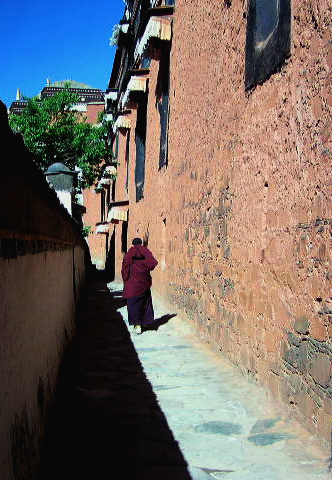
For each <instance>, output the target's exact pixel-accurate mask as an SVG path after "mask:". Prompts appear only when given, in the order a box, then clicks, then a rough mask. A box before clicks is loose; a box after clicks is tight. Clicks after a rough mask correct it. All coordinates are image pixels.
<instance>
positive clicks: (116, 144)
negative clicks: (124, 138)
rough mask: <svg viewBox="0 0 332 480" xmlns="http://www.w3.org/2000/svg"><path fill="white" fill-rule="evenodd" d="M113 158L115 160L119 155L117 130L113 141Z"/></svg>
mask: <svg viewBox="0 0 332 480" xmlns="http://www.w3.org/2000/svg"><path fill="white" fill-rule="evenodd" d="M112 153H113V160H116V159H117V158H118V155H119V132H117V134H116V137H115V139H114V142H113V152H112Z"/></svg>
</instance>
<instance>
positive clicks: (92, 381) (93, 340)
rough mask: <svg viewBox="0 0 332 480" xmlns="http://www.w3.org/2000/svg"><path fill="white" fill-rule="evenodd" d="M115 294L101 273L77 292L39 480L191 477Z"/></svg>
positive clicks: (182, 478) (164, 319) (188, 479)
mask: <svg viewBox="0 0 332 480" xmlns="http://www.w3.org/2000/svg"><path fill="white" fill-rule="evenodd" d="M120 294H121V292H114V294H111V293H110V292H109V290H108V288H107V285H106V282H105V281H103V280H102V279H101V278H99V280H98V279H97V281H95V283H91V284H90V285H89V286H88V287H87V288H86V290H85V292H84V294H83V300H82V302H81V303H80V305H79V309H78V314H77V335H76V337H75V339H74V341H73V343H72V345H71V346H70V347H69V349H68V352H67V354H66V357H65V359H64V362H63V364H62V366H61V369H60V374H59V384H58V389H57V392H56V399H55V405H54V408H53V412H52V415H51V420H50V422H49V427H48V430H47V435H46V443H45V448H44V455H43V458H42V470H41V473H40V475H39V477H38V480H55V479H57V480H59V479H60V478H61V480H69V479H70V480H78V479H79V480H85V479H86V480H87V479H89V480H97V479H98V480H102V479H103V480H166V479H167V480H169V479H176V480H191V479H192V477H191V476H190V474H189V473H188V470H187V466H186V462H185V460H184V458H183V455H182V453H181V451H180V449H179V446H178V444H177V442H176V441H175V439H174V437H173V434H172V432H171V430H170V428H169V426H168V424H167V421H166V419H165V416H164V414H163V412H162V411H161V409H160V407H159V405H158V403H157V399H156V396H155V394H154V392H153V390H152V387H151V384H150V383H149V381H148V379H147V378H146V376H145V374H144V371H143V368H142V365H141V363H140V361H139V358H138V356H137V353H136V351H135V348H134V345H133V343H132V342H131V339H130V335H129V333H128V330H127V328H126V325H125V323H124V321H123V319H122V316H121V315H120V314H119V313H118V312H117V310H118V309H119V308H120V307H122V306H123V300H122V298H121V297H120ZM159 321H162V322H164V321H168V320H166V318H164V317H162V318H161V319H159Z"/></svg>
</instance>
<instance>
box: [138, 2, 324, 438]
mask: <svg viewBox="0 0 332 480" xmlns="http://www.w3.org/2000/svg"><path fill="white" fill-rule="evenodd" d="M245 3H246V2H242V1H240V0H234V1H232V2H220V1H217V0H211V1H209V2H204V8H197V3H196V2H194V1H190V0H178V1H177V2H176V9H175V13H174V21H173V43H172V53H171V90H170V123H169V165H168V168H167V169H166V170H165V169H163V170H160V171H159V170H158V158H159V132H160V130H159V116H158V111H157V108H156V94H155V92H156V85H157V81H158V65H159V61H158V52H155V54H154V59H153V61H152V64H151V69H150V79H149V92H150V93H149V105H148V125H147V159H146V180H145V190H144V199H142V200H141V201H140V202H138V203H137V204H135V200H134V196H133V195H132V193H131V207H130V225H129V237H130V238H131V237H132V236H133V235H134V234H140V235H142V236H144V234H146V233H148V234H149V246H150V247H151V249H152V251H153V252H154V254H155V256H156V257H157V258H158V260H159V261H160V265H159V266H158V268H157V269H156V271H155V272H154V274H153V277H154V287H155V289H157V290H158V292H159V293H161V294H163V296H164V297H166V298H168V299H169V302H170V304H171V305H172V306H173V307H176V308H177V309H179V310H180V311H182V312H183V313H185V314H186V316H187V317H188V318H189V319H190V320H192V322H194V324H195V326H196V327H197V329H198V331H199V333H200V335H201V337H202V338H203V339H204V340H205V341H206V342H209V343H210V344H211V345H212V346H213V347H214V348H216V349H219V350H220V351H221V352H222V353H223V354H224V355H225V356H227V357H228V358H230V359H231V360H232V361H233V362H234V363H235V364H238V365H239V366H241V368H242V369H243V371H245V372H247V373H248V374H249V375H251V376H252V377H254V378H256V379H257V380H258V381H259V382H260V383H262V384H264V385H265V386H267V387H268V388H269V389H270V391H271V392H272V394H273V395H274V397H275V398H277V399H280V400H282V401H283V402H284V403H285V404H287V405H288V406H289V408H290V410H291V411H293V413H294V415H295V416H297V417H298V418H299V419H300V420H301V421H302V423H303V424H304V425H305V426H306V427H307V428H308V429H310V430H311V431H312V432H314V433H315V434H317V435H318V436H320V437H321V438H322V439H323V440H324V441H325V442H326V443H327V442H328V440H329V439H330V435H331V417H330V413H331V409H332V386H331V360H332V323H331V322H332V298H331V278H332V267H331V252H332V249H331V233H332V231H331V229H332V201H331V198H332V197H331V194H332V186H331V178H330V176H331V167H332V162H331V152H332V136H331V130H332V125H331V121H330V118H331V108H332V82H331V67H332V53H331V52H332V49H331V43H332V32H331V23H330V18H331V14H332V11H331V5H330V3H329V2H328V1H327V0H320V1H318V0H309V1H307V2H300V1H299V0H294V1H293V2H292V4H293V5H292V8H293V12H292V20H293V31H292V55H291V57H290V58H289V59H288V60H287V61H286V63H285V64H284V65H283V67H282V69H281V71H280V72H277V73H275V74H273V75H272V76H271V77H270V78H269V79H267V80H266V81H265V82H264V84H262V85H258V86H257V87H256V88H255V89H254V90H253V91H252V92H250V93H246V92H245V90H244V65H245V36H246V10H245ZM134 159H135V153H134V151H132V153H131V162H132V163H131V165H132V168H134V167H133V163H134ZM132 176H133V175H132ZM132 176H131V191H132V189H133V184H132V181H133V180H132Z"/></svg>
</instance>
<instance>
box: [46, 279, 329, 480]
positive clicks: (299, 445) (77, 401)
mask: <svg viewBox="0 0 332 480" xmlns="http://www.w3.org/2000/svg"><path fill="white" fill-rule="evenodd" d="M120 289H121V285H117V284H114V283H113V284H110V285H109V288H107V285H106V284H105V283H103V282H99V283H95V284H93V285H90V287H89V288H87V290H86V292H85V295H84V298H83V301H82V302H81V305H80V309H79V312H78V317H77V324H78V334H77V337H76V339H75V341H74V343H73V345H72V346H71V348H70V351H69V352H68V355H67V356H66V359H65V362H64V364H63V367H62V369H61V374H60V383H59V388H58V392H57V401H56V409H55V413H54V414H53V421H52V422H51V424H50V428H49V433H48V441H47V446H46V451H45V454H44V457H43V463H44V468H43V473H42V475H41V480H46V479H47V480H55V479H57V480H60V479H61V480H67V479H71V480H76V479H77V480H78V479H80V480H83V479H89V480H97V479H99V480H102V479H104V480H212V479H217V480H220V479H222V480H224V479H225V480H286V479H287V480H328V479H330V480H331V478H332V476H331V475H330V474H329V473H328V471H327V467H328V460H327V459H326V458H324V457H323V456H322V454H320V453H319V451H318V450H315V449H314V447H313V445H312V443H311V439H310V437H309V435H308V434H306V433H305V432H303V431H302V430H301V429H300V427H299V426H298V425H297V424H296V423H294V422H292V421H290V420H287V419H284V418H281V416H280V414H279V413H278V412H277V411H276V410H275V409H274V408H273V407H272V406H271V405H269V403H268V401H267V399H266V396H265V394H264V392H263V391H262V390H261V389H260V388H258V387H257V386H256V385H252V384H250V383H248V382H247V381H246V380H245V379H244V378H243V377H242V376H241V375H240V374H239V372H238V371H237V370H234V369H233V367H231V366H229V365H228V364H226V363H225V362H223V361H222V360H220V359H218V357H217V356H216V355H215V354H213V353H209V352H208V351H206V350H205V349H204V347H203V346H201V345H200V344H199V343H198V341H197V340H195V337H194V335H193V332H192V331H191V328H190V326H189V325H188V324H186V323H185V322H182V321H180V319H179V318H178V317H176V316H174V317H173V318H170V317H171V316H170V315H168V314H171V313H172V312H168V311H166V310H165V308H164V307H163V306H162V305H161V304H158V302H157V301H155V313H156V317H157V318H159V319H160V320H159V325H160V326H159V328H158V330H154V331H147V332H145V333H143V335H140V336H136V335H135V334H132V333H131V332H130V333H129V331H128V327H127V323H126V308H125V307H124V306H123V301H122V299H121V290H120ZM167 320H168V321H167ZM166 321H167V323H166Z"/></svg>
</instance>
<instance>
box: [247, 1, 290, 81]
mask: <svg viewBox="0 0 332 480" xmlns="http://www.w3.org/2000/svg"><path fill="white" fill-rule="evenodd" d="M290 49H291V0H249V12H248V20H247V41H246V70H245V88H246V89H249V88H252V87H254V86H255V85H257V83H261V82H263V81H264V80H265V79H266V78H267V77H269V76H270V75H271V74H272V73H273V72H275V71H276V70H277V68H278V67H280V65H281V64H282V63H283V62H284V60H285V59H286V58H287V57H288V56H289V55H290Z"/></svg>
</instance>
